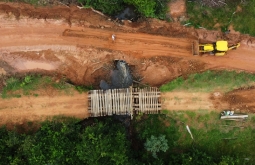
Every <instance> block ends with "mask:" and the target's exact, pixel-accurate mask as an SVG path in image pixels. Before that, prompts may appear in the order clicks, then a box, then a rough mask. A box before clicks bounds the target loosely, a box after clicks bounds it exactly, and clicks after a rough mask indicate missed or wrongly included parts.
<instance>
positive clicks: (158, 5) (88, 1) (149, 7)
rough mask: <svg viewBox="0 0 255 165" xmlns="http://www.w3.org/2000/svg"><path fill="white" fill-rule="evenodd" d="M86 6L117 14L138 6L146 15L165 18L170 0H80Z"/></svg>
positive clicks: (140, 12)
mask: <svg viewBox="0 0 255 165" xmlns="http://www.w3.org/2000/svg"><path fill="white" fill-rule="evenodd" d="M78 1H79V2H80V3H82V4H84V5H85V7H86V8H87V7H93V8H95V9H97V10H100V11H102V12H103V13H105V14H110V15H115V14H117V13H118V12H120V11H121V10H123V9H124V8H125V7H126V6H128V5H131V6H134V7H135V8H136V12H138V13H139V14H140V15H142V16H144V17H153V18H160V19H164V18H165V15H166V12H167V10H168V7H167V3H168V2H169V0H157V1H154V0H78Z"/></svg>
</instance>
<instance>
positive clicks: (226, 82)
mask: <svg viewBox="0 0 255 165" xmlns="http://www.w3.org/2000/svg"><path fill="white" fill-rule="evenodd" d="M254 82H255V75H254V74H250V73H245V72H239V73H238V72H236V71H210V70H208V71H206V72H203V73H195V74H191V75H189V76H188V78H187V79H185V80H184V78H183V77H179V78H177V79H175V80H173V81H171V82H169V83H167V84H164V85H162V86H161V87H160V90H161V91H163V92H166V91H175V90H187V91H196V92H212V91H214V90H216V89H220V90H222V91H225V92H227V91H231V90H233V89H236V88H240V87H248V86H250V85H252V84H253V83H254Z"/></svg>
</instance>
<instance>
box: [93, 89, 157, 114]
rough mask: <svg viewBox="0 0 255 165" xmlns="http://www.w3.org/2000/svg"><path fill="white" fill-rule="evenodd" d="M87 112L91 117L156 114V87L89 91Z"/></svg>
mask: <svg viewBox="0 0 255 165" xmlns="http://www.w3.org/2000/svg"><path fill="white" fill-rule="evenodd" d="M88 99H89V107H88V109H89V113H90V116H91V117H98V116H111V115H113V114H115V115H130V116H131V118H132V117H133V114H140V113H146V114H156V113H159V112H160V110H161V103H160V91H159V89H158V88H154V87H150V88H143V89H141V88H132V87H130V88H122V89H109V90H91V91H89V97H88Z"/></svg>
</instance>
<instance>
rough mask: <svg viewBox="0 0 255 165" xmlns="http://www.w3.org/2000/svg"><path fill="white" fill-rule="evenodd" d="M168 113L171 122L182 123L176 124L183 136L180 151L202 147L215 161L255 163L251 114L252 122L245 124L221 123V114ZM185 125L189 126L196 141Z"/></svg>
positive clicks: (180, 139) (179, 140)
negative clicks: (227, 159) (226, 158)
mask: <svg viewBox="0 0 255 165" xmlns="http://www.w3.org/2000/svg"><path fill="white" fill-rule="evenodd" d="M166 114H167V116H168V117H169V120H172V119H174V120H176V121H180V122H179V124H178V122H176V125H175V127H177V128H178V131H179V133H180V137H179V139H178V144H179V145H180V146H179V147H180V148H183V149H185V148H186V147H188V146H190V145H191V144H192V145H193V147H196V148H200V149H201V150H203V151H205V152H206V153H209V154H210V155H212V156H213V157H214V158H221V157H222V156H227V155H232V156H234V157H236V158H238V159H240V160H242V161H243V160H244V159H245V158H249V159H250V160H249V164H250V163H251V162H254V161H255V159H254V156H255V153H254V152H253V149H254V148H255V143H254V140H255V130H254V117H250V115H249V118H248V120H247V121H246V122H245V123H242V122H237V121H224V120H220V119H219V113H217V112H208V111H207V112H206V113H205V112H202V113H201V112H200V111H192V112H191V111H178V112H176V111H168V112H167V113H166ZM184 121H185V122H184ZM182 122H184V124H183V123H182ZM185 125H189V128H190V130H191V132H192V134H193V137H194V141H193V140H192V139H191V137H190V135H189V133H188V131H187V130H186V127H185ZM227 138H233V139H227Z"/></svg>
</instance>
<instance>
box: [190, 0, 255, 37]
mask: <svg viewBox="0 0 255 165" xmlns="http://www.w3.org/2000/svg"><path fill="white" fill-rule="evenodd" d="M186 4H187V13H188V17H189V21H188V22H189V23H191V25H192V26H195V27H196V28H198V27H205V28H207V29H216V28H219V27H220V28H221V29H222V31H226V30H228V26H229V25H230V24H233V26H234V29H235V30H237V31H240V32H241V33H246V34H250V35H253V36H254V35H255V29H254V28H252V27H254V26H255V22H254V21H253V18H254V17H255V8H254V5H255V0H250V1H243V2H242V1H236V0H235V1H233V0H227V1H226V5H222V6H221V7H211V6H206V5H203V6H202V5H201V2H200V1H187V3H186ZM221 4H222V3H221ZM237 7H238V8H239V11H237ZM240 9H241V10H240ZM188 22H185V23H188ZM244 22H245V23H244ZM216 24H218V25H217V26H215V25H216Z"/></svg>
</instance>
